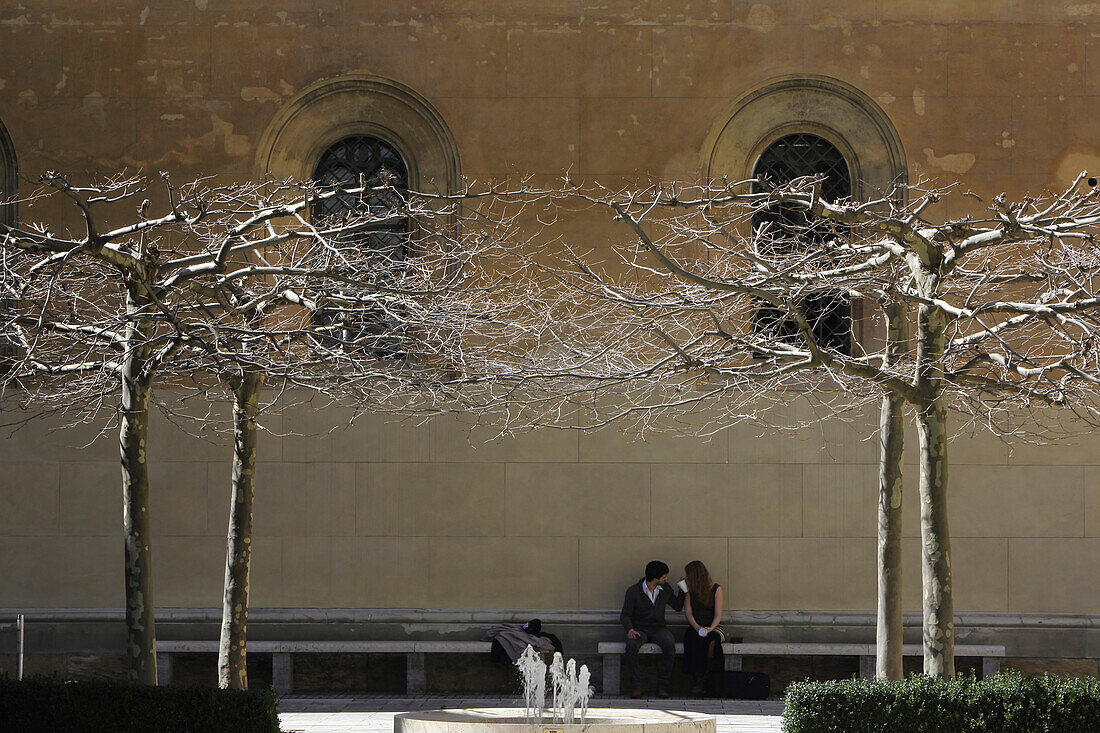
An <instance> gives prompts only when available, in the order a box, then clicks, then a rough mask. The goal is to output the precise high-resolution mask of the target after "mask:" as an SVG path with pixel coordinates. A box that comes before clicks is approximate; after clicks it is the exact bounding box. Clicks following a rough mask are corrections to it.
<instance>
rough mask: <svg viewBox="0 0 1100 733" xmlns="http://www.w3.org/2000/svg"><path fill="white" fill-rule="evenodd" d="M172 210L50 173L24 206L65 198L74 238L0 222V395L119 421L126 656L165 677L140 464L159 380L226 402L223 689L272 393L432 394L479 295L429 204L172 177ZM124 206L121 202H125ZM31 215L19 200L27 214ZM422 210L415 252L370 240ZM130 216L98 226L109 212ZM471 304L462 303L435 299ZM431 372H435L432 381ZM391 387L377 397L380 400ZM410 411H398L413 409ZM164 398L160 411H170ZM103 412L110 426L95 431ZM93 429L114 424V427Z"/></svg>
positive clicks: (131, 183)
mask: <svg viewBox="0 0 1100 733" xmlns="http://www.w3.org/2000/svg"><path fill="white" fill-rule="evenodd" d="M164 184H165V185H164V188H163V195H164V196H165V197H166V198H167V200H168V206H167V208H168V213H166V214H164V215H163V216H159V217H150V216H149V215H148V210H149V207H150V205H149V203H148V201H147V200H144V201H142V203H140V204H139V205H136V215H135V214H134V213H132V212H134V210H135V204H136V202H138V201H141V200H142V199H143V198H144V197H145V196H146V195H147V194H149V195H151V194H150V191H149V184H148V183H147V182H145V181H143V180H141V179H136V178H117V179H113V180H109V181H105V182H101V183H98V184H94V185H89V186H77V185H74V184H73V183H71V182H70V181H69V180H67V179H66V178H64V177H63V176H60V175H58V174H47V175H45V176H43V178H42V180H41V187H40V189H39V190H38V191H37V192H36V193H35V194H34V197H33V199H34V201H32V202H26V203H41V202H42V200H43V199H46V198H50V197H64V198H65V199H68V200H70V201H71V202H72V203H73V204H74V205H75V208H76V210H77V211H79V212H80V215H81V219H82V222H83V223H82V229H83V232H82V233H81V234H79V235H71V234H68V233H66V234H57V233H55V232H54V230H53V229H52V228H51V227H50V226H48V225H45V224H40V225H28V226H23V227H16V226H7V225H0V227H2V228H0V234H2V235H3V240H2V242H3V255H4V260H3V272H2V287H3V289H4V296H5V298H6V303H7V305H8V306H9V307H8V308H7V309H6V311H5V313H4V320H3V324H2V326H3V330H2V335H3V338H4V339H5V340H6V341H7V342H8V343H9V344H10V345H12V346H13V347H14V348H13V349H12V351H13V353H14V356H13V360H12V362H11V363H10V364H9V365H7V366H8V369H7V371H6V372H5V374H4V386H5V390H6V392H7V393H8V394H9V395H14V396H16V397H17V399H19V400H20V401H21V402H22V403H23V405H24V406H26V407H29V408H34V410H35V411H36V412H37V414H41V413H42V412H61V413H65V414H68V415H70V416H71V417H72V419H73V420H74V421H75V422H89V421H93V422H94V421H97V420H99V422H100V423H104V422H105V423H106V425H108V426H109V425H110V424H112V422H113V424H117V425H118V427H119V442H120V449H121V456H122V478H123V481H122V486H123V498H124V511H123V516H124V523H123V524H124V532H125V537H126V543H125V545H126V553H125V559H126V564H125V580H126V619H127V630H128V641H127V655H128V658H129V664H130V677H131V679H133V680H135V681H139V682H142V683H146V684H155V682H156V635H155V627H154V613H153V595H152V559H151V546H152V541H151V537H150V531H149V512H148V496H149V491H150V487H149V478H148V469H147V456H146V438H147V435H148V425H149V413H150V409H151V407H152V406H153V404H154V385H155V383H156V382H157V380H160V382H161V383H162V384H165V385H168V386H170V388H171V389H172V390H173V391H175V392H179V391H180V390H183V391H185V392H187V391H190V392H192V393H197V394H199V395H209V396H211V397H212V398H213V399H220V398H223V397H224V395H225V393H228V394H229V395H231V396H232V400H233V406H234V410H233V428H232V429H233V434H234V454H233V471H232V477H233V478H232V500H231V511H230V519H229V531H228V537H227V559H226V582H225V592H224V599H223V629H222V642H221V650H220V654H219V657H220V660H219V678H220V681H221V684H222V685H223V686H228V687H246V686H247V677H246V672H245V640H246V625H247V610H248V569H249V560H250V551H249V548H250V544H251V518H252V502H253V496H254V490H255V486H254V476H255V468H256V453H257V419H258V416H259V414H260V413H261V412H262V411H264V410H270V409H271V407H272V404H271V401H270V400H269V401H268V402H267V404H265V403H264V401H263V399H262V392H261V390H262V387H263V385H264V384H265V383H267V384H269V385H272V386H273V387H275V390H274V391H275V393H276V394H281V393H283V392H284V391H286V390H288V389H294V388H305V389H311V390H314V391H316V392H321V393H324V394H328V395H330V396H338V395H343V396H347V395H354V398H355V399H356V400H357V401H359V403H360V404H361V405H362V404H365V403H366V402H367V401H369V399H370V398H371V397H372V395H375V394H377V395H380V396H381V397H384V398H386V399H391V400H392V399H394V398H395V397H396V396H398V395H400V394H401V393H403V392H413V393H416V392H418V391H422V392H423V393H424V394H425V395H426V396H425V397H423V398H422V399H424V401H425V404H430V402H431V400H432V397H433V394H434V390H437V385H438V384H440V383H441V382H442V381H443V378H446V377H449V376H450V375H452V374H453V373H454V367H453V365H451V364H450V361H449V360H450V359H451V358H452V357H453V355H452V351H453V350H454V347H455V345H456V344H457V340H456V338H455V336H454V325H455V323H456V320H458V319H461V318H463V317H468V316H469V312H470V309H471V308H475V307H476V308H479V312H480V313H482V314H484V312H485V311H486V308H485V307H484V306H483V305H481V306H477V305H474V304H475V303H476V302H477V301H484V300H485V298H484V294H483V293H482V292H479V291H478V288H477V287H476V286H475V285H474V282H475V281H476V278H473V277H472V276H471V267H472V266H471V258H470V257H468V256H464V255H463V253H460V252H455V251H454V250H453V244H454V241H453V237H440V236H436V234H435V233H434V232H433V230H432V224H433V222H436V221H438V222H441V223H442V224H447V220H446V216H445V215H443V216H440V215H439V212H436V211H434V210H424V211H418V210H417V209H416V208H415V207H414V206H411V205H409V206H405V207H403V209H402V211H400V212H397V213H396V214H395V213H394V212H392V211H389V210H385V211H378V210H372V209H370V208H369V207H364V208H361V209H359V210H357V211H356V212H355V213H354V215H352V216H348V217H345V218H343V219H340V220H332V221H327V222H324V223H313V222H311V221H309V210H310V207H311V206H312V205H313V204H314V203H316V201H318V200H320V199H324V198H325V197H330V196H350V197H356V196H360V197H362V196H364V195H368V194H369V192H370V191H372V190H374V189H367V188H366V187H360V188H357V189H349V190H328V191H317V190H315V189H314V188H313V187H311V186H309V185H305V184H294V183H291V182H284V183H280V184H265V185H262V186H260V185H246V186H226V187H211V186H207V185H205V184H204V183H202V182H198V183H193V184H188V185H185V186H182V187H176V186H173V185H171V183H170V182H169V181H168V179H167V177H165V178H164ZM127 204H129V206H127ZM28 208H29V206H28ZM416 214H422V216H421V219H422V221H420V223H419V225H418V227H417V229H416V232H417V236H416V238H415V242H414V241H413V240H412V237H411V236H410V238H409V241H408V242H406V243H405V244H415V245H416V249H415V251H412V252H410V253H409V254H408V255H407V256H402V257H394V256H392V254H388V253H386V252H379V251H377V250H375V249H372V248H371V247H370V246H369V242H365V241H364V236H363V235H364V233H369V232H370V231H371V230H372V228H374V227H376V226H377V225H378V224H379V223H380V222H386V221H388V220H390V219H391V218H392V217H393V216H395V215H397V216H409V215H416ZM120 218H121V219H125V220H129V221H128V223H124V224H122V225H121V226H117V225H116V226H114V227H113V228H108V226H107V224H106V222H107V221H111V220H112V219H120ZM459 292H462V293H463V294H464V296H465V297H466V298H467V300H463V299H462V298H458V297H450V298H448V297H444V296H447V295H448V294H453V293H459ZM441 377H442V378H441ZM382 385H384V389H380V388H381V387H382ZM413 402H414V400H413V399H409V400H406V401H405V405H406V407H408V406H410V405H412V404H413ZM162 406H163V405H162ZM102 417H106V418H107V420H105V421H104V420H100V418H102ZM104 429H107V427H105V428H104Z"/></svg>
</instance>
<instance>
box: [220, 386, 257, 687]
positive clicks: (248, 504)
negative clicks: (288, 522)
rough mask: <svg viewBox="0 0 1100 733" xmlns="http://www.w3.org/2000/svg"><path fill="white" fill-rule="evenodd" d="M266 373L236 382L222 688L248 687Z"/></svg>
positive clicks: (226, 557)
mask: <svg viewBox="0 0 1100 733" xmlns="http://www.w3.org/2000/svg"><path fill="white" fill-rule="evenodd" d="M263 382H264V377H263V374H259V373H256V372H248V373H246V374H245V375H244V377H243V378H241V379H239V380H237V381H236V383H235V384H233V488H232V495H231V496H230V506H229V532H228V535H227V547H226V555H225V589H224V595H223V599H222V632H221V641H220V643H219V645H218V686H219V687H222V688H230V689H236V690H247V689H248V669H247V665H246V657H245V643H246V637H247V632H248V570H249V561H250V559H251V556H252V498H253V494H254V490H255V478H256V413H257V411H258V409H259V403H260V390H261V389H262V388H263Z"/></svg>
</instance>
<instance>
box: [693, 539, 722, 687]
mask: <svg viewBox="0 0 1100 733" xmlns="http://www.w3.org/2000/svg"><path fill="white" fill-rule="evenodd" d="M684 575H686V576H687V590H688V592H687V593H686V594H685V596H684V615H686V616H687V620H688V623H689V624H691V628H689V629H688V630H687V631H685V632H684V673H685V674H688V675H691V677H692V679H694V680H695V686H694V687H693V688H692V690H691V691H692V693H693V694H696V695H699V694H702V693H703V691H704V690H705V689H706V688H705V684H706V676H707V674H708V673H710V672H712V671H714V670H720V669H722V642H724V641H725V640H726V635H725V633H724V631H723V629H722V626H721V621H722V586H720V585H718V584H717V583H715V582H714V581H713V580H712V579H711V577H710V572H709V571H708V570H707V566H706V565H704V564H703V563H702V562H700V561H698V560H692V561H691V562H689V563H688V564H687V567H685V568H684Z"/></svg>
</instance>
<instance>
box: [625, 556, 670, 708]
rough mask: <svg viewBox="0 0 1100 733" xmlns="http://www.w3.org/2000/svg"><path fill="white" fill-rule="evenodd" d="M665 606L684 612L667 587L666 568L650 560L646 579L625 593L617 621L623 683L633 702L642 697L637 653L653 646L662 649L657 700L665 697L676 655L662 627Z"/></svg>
mask: <svg viewBox="0 0 1100 733" xmlns="http://www.w3.org/2000/svg"><path fill="white" fill-rule="evenodd" d="M665 606H672V608H673V609H674V610H676V611H682V610H684V596H683V595H682V594H677V593H676V592H675V591H674V590H673V589H672V586H671V585H669V584H668V565H665V564H664V563H663V562H661V561H660V560H653V561H651V562H650V563H648V564H647V565H646V566H645V577H644V578H642V579H641V580H640V581H639V582H637V583H635V584H634V585H632V586H630V587H629V588H627V589H626V598H624V599H623V612H622V615H621V616H620V617H619V620H620V621H621V622H622V625H623V628H624V629H626V679H627V682H629V683H630V688H631V693H630V696H631V697H633V698H639V697H641V696H642V682H641V678H640V677H639V676H638V650H639V649H641V648H642V644H645V643H646V642H652V643H654V644H656V645H657V646H659V647H661V666H660V668H659V670H658V673H657V697H661V698H666V697H668V682H669V679H671V677H672V663H673V659H674V656H675V654H676V640H675V639H674V638H673V636H672V632H671V631H669V630H668V628H667V627H666V626H665Z"/></svg>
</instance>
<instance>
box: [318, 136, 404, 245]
mask: <svg viewBox="0 0 1100 733" xmlns="http://www.w3.org/2000/svg"><path fill="white" fill-rule="evenodd" d="M313 180H314V181H316V182H317V183H319V184H321V186H322V187H326V186H341V187H343V188H357V187H359V186H370V187H378V188H383V187H385V189H384V190H380V191H376V192H371V193H369V194H368V195H366V196H355V195H351V194H347V195H340V196H333V197H331V198H327V199H323V200H320V201H318V202H317V203H316V204H315V205H314V206H313V212H312V213H313V218H314V221H317V222H333V221H339V220H342V219H348V218H350V217H352V216H355V215H356V214H361V213H369V214H371V215H373V216H376V217H381V216H385V215H386V214H387V213H388V212H391V211H394V210H396V209H398V208H400V206H401V204H402V198H403V195H404V193H405V192H407V191H408V189H409V167H408V165H407V164H406V163H405V160H404V159H403V158H402V157H401V153H399V152H398V151H397V149H396V148H395V147H393V146H392V145H390V144H389V143H387V142H385V141H384V140H380V139H378V138H376V137H371V136H368V135H353V136H351V137H345V138H343V139H342V140H338V141H337V142H336V143H334V144H333V145H332V146H330V147H329V148H328V150H326V151H325V152H324V153H323V154H322V155H321V158H320V159H319V160H318V161H317V166H316V168H315V169H314V171H313ZM408 230H409V222H408V219H406V218H404V217H395V218H393V220H392V221H385V222H381V223H379V224H378V225H377V226H374V227H371V229H370V230H368V231H366V232H360V233H357V237H358V238H359V240H360V243H361V244H363V245H365V246H367V247H369V248H370V249H371V250H373V251H375V252H378V253H380V254H383V255H385V256H386V257H388V258H390V259H393V260H402V259H404V258H405V255H406V239H407V233H408Z"/></svg>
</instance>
